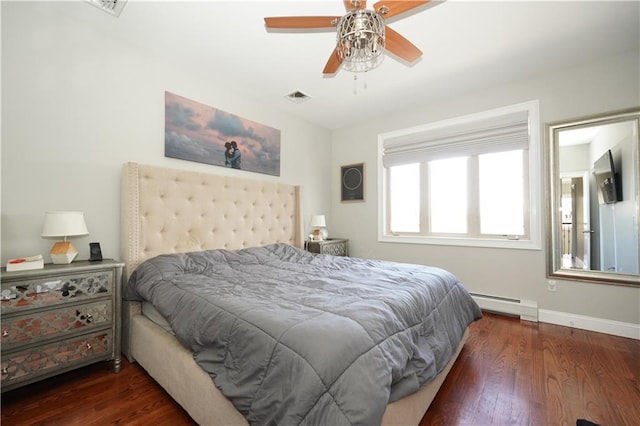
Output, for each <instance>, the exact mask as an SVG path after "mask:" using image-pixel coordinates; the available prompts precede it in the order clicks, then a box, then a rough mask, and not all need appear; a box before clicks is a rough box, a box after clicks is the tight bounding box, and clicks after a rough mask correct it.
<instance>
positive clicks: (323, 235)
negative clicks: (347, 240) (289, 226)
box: [311, 214, 329, 241]
mask: <svg viewBox="0 0 640 426" xmlns="http://www.w3.org/2000/svg"><path fill="white" fill-rule="evenodd" d="M311 227H312V228H313V231H312V232H311V235H313V237H314V239H315V240H319V241H323V240H326V239H327V238H328V237H329V233H328V232H327V221H326V219H325V217H324V215H323V214H318V215H314V216H311Z"/></svg>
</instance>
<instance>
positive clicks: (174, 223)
mask: <svg viewBox="0 0 640 426" xmlns="http://www.w3.org/2000/svg"><path fill="white" fill-rule="evenodd" d="M302 235H303V234H302V213H301V209H300V187H299V186H293V185H286V184H281V183H277V182H263V181H259V180H251V179H243V178H237V177H231V176H221V175H214V174H207V173H198V172H192V171H185V170H175V169H168V168H162V167H156V166H146V165H141V164H137V163H125V164H124V167H123V171H122V205H121V246H122V247H121V255H122V257H123V261H124V262H125V264H126V271H125V272H126V276H127V277H128V275H129V274H130V273H131V272H132V271H133V270H134V269H135V268H136V267H137V266H138V265H139V264H140V263H141V262H143V261H144V260H146V259H149V258H151V257H154V256H157V255H159V254H165V253H180V252H188V251H199V250H209V249H218V248H225V249H229V250H234V249H240V248H245V247H253V246H263V245H266V244H271V243H288V244H291V245H294V246H296V247H302Z"/></svg>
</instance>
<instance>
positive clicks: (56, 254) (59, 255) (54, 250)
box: [49, 241, 78, 265]
mask: <svg viewBox="0 0 640 426" xmlns="http://www.w3.org/2000/svg"><path fill="white" fill-rule="evenodd" d="M49 254H50V255H51V261H52V262H53V263H55V264H57V265H66V264H69V263H71V262H72V261H73V259H75V258H76V256H77V255H78V250H77V249H76V248H75V246H74V245H73V244H71V242H69V241H64V242H57V243H55V244H54V245H53V247H51V251H50V252H49Z"/></svg>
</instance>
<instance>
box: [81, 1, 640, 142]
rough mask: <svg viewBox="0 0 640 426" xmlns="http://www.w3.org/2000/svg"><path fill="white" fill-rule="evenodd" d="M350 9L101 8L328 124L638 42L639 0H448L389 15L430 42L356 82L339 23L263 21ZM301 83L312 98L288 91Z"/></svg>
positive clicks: (115, 25) (264, 96)
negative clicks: (321, 27)
mask: <svg viewBox="0 0 640 426" xmlns="http://www.w3.org/2000/svg"><path fill="white" fill-rule="evenodd" d="M373 3H374V1H371V0H369V2H368V8H371V7H372V5H373ZM84 5H85V6H86V7H87V8H92V6H90V5H88V4H86V3H85V4H84ZM92 9H93V11H94V13H95V14H102V15H106V14H104V13H103V12H101V11H99V10H98V9H96V8H92ZM343 13H344V7H343V4H342V1H341V0H330V1H327V0H322V1H314V0H298V1H294V0H290V1H195V2H180V1H174V2H169V1H155V2H151V1H140V0H129V1H128V3H127V4H126V6H125V7H124V9H123V11H122V13H121V15H120V17H118V18H113V17H111V16H108V17H107V18H108V19H107V18H104V19H102V18H97V19H96V24H95V26H94V28H95V29H96V30H97V31H101V30H104V31H107V32H108V33H109V34H111V36H114V35H115V34H117V37H121V38H123V39H126V40H127V42H128V43H131V44H132V45H134V46H138V47H140V49H143V50H144V51H146V52H148V53H149V54H152V55H157V56H158V57H162V58H165V59H167V58H170V60H171V62H173V63H181V64H183V65H184V66H186V67H190V68H191V69H193V70H194V73H204V74H205V75H210V76H211V78H215V79H216V80H221V79H222V80H226V81H228V82H229V84H230V85H235V86H236V87H238V91H239V93H242V96H247V95H249V96H252V97H255V99H256V101H257V102H260V103H261V104H264V105H265V107H266V108H277V109H280V110H284V111H287V112H290V113H292V114H294V115H297V116H299V117H302V118H304V119H307V120H309V121H311V122H314V123H317V124H320V125H322V126H324V127H326V128H328V129H337V128H341V127H345V126H348V125H350V124H352V123H358V122H362V121H366V120H370V119H373V118H375V117H378V116H381V115H384V114H388V113H392V112H395V111H402V110H406V109H409V108H411V107H413V106H415V105H425V104H428V103H430V102H435V101H437V100H438V99H443V98H448V97H452V96H455V95H456V94H459V93H463V92H469V91H474V90H478V89H482V88H487V87H492V86H494V85H498V84H502V83H505V82H509V81H517V80H522V79H525V78H528V77H532V76H534V75H536V74H540V73H545V72H548V71H550V70H554V69H561V68H566V67H570V66H578V65H580V64H583V63H588V62H590V61H592V60H595V59H598V58H602V57H605V56H608V55H614V54H617V53H620V52H624V51H628V50H630V49H636V50H638V49H640V47H639V44H640V29H639V28H640V24H639V21H640V2H637V1H626V2H611V1H587V2H579V1H565V2H558V1H514V0H512V1H498V2H486V1H456V0H449V1H446V2H442V3H440V2H439V3H431V4H427V5H425V6H421V7H419V8H417V9H416V10H415V11H413V12H409V13H406V14H404V15H400V16H398V17H395V18H392V19H391V20H390V21H388V22H387V24H388V25H389V26H390V27H392V28H393V29H395V30H396V31H398V32H399V33H400V34H402V35H403V36H405V37H406V38H407V39H409V40H410V41H411V42H412V43H414V44H415V45H416V46H417V47H418V48H420V49H421V50H422V51H423V53H424V54H423V57H422V58H421V59H419V60H418V61H417V63H414V64H412V65H409V66H408V65H406V64H404V63H401V62H400V61H399V60H398V59H396V58H394V57H391V56H389V55H387V56H386V57H385V60H384V62H383V63H382V65H381V66H380V67H379V68H377V69H375V70H373V71H371V72H369V73H367V74H366V75H359V76H358V80H356V81H354V74H352V73H349V72H346V71H338V73H336V74H335V75H334V76H333V77H323V75H322V69H323V67H324V65H325V63H326V61H327V59H328V57H329V55H330V54H331V52H332V50H333V48H334V45H335V31H304V32H303V31H297V30H296V31H287V32H276V31H267V30H266V29H265V27H264V21H263V17H265V16H314V15H336V16H338V15H342V14H343ZM83 16H86V15H85V12H83ZM365 85H366V88H365ZM297 90H299V91H302V92H304V93H306V94H308V95H310V96H311V99H310V100H307V101H305V102H302V103H293V102H291V101H289V100H287V99H286V98H285V95H287V94H289V93H291V92H294V91H297ZM354 92H355V93H354Z"/></svg>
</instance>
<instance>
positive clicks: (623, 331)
mask: <svg viewBox="0 0 640 426" xmlns="http://www.w3.org/2000/svg"><path fill="white" fill-rule="evenodd" d="M538 318H539V321H540V322H546V323H549V324H556V325H564V326H566V327H573V328H579V329H582V330H589V331H595V332H598V333H605V334H611V335H614V336H620V337H628V338H630V339H636V340H640V324H632V323H628V322H621V321H613V320H608V319H602V318H595V317H587V316H584V315H578V314H570V313H567V312H557V311H549V310H547V309H540V310H538Z"/></svg>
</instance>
